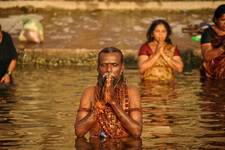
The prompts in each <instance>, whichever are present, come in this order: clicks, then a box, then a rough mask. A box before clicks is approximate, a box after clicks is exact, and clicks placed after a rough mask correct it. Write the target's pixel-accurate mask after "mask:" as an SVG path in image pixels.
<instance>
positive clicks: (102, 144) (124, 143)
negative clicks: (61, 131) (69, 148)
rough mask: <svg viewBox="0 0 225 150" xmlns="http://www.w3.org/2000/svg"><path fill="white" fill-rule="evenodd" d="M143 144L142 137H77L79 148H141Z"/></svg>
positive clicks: (85, 149) (119, 149) (83, 149)
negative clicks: (101, 138) (103, 138)
mask: <svg viewBox="0 0 225 150" xmlns="http://www.w3.org/2000/svg"><path fill="white" fill-rule="evenodd" d="M141 146H142V141H141V139H139V138H138V139H134V138H123V139H106V140H105V141H101V140H99V139H96V138H91V139H89V141H87V139H86V138H77V139H76V140H75V148H76V149H77V150H140V149H141Z"/></svg>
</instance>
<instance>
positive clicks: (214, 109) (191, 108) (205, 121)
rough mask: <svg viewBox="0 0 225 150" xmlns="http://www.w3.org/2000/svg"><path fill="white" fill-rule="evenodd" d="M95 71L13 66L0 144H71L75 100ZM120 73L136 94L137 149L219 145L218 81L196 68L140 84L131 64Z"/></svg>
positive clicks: (223, 110)
mask: <svg viewBox="0 0 225 150" xmlns="http://www.w3.org/2000/svg"><path fill="white" fill-rule="evenodd" d="M90 70H91V71H90ZM96 74H97V73H96V69H95V68H72V67H71V68H47V67H43V68H29V67H24V68H18V69H17V71H16V72H15V74H14V76H15V85H14V86H11V87H10V88H7V89H6V88H4V87H1V89H0V147H1V149H10V150H14V149H16V150H20V149H21V150H24V149H32V150H33V149H34V150H36V149H49V150H50V149H52V150H55V149H62V150H71V149H75V138H76V137H75V136H74V128H73V125H74V119H75V114H76V110H77V108H78V105H79V99H80V96H81V94H82V91H83V89H84V88H85V87H87V86H89V85H93V84H95V83H96ZM125 74H126V76H127V78H128V82H129V83H130V84H132V85H135V86H137V87H138V89H139V90H140V93H141V96H142V106H143V117H144V127H143V134H142V149H181V150H185V149H221V150H222V149H224V147H225V142H224V141H225V93H224V87H225V84H224V82H214V83H210V82H206V83H201V82H200V81H199V72H198V70H193V71H192V72H191V74H188V75H183V74H182V75H178V77H177V81H176V82H175V83H172V84H160V83H159V84H147V83H146V84H141V83H140V81H139V77H138V72H137V70H136V69H127V70H126V72H125ZM76 142H78V141H76ZM130 143H132V142H130ZM81 144H82V143H81ZM131 145H132V144H131ZM136 145H137V144H136ZM134 149H135V148H134ZM136 149H141V146H140V147H139V148H137V147H136Z"/></svg>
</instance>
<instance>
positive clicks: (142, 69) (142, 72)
mask: <svg viewBox="0 0 225 150" xmlns="http://www.w3.org/2000/svg"><path fill="white" fill-rule="evenodd" d="M144 72H145V69H144V68H143V67H141V66H139V73H140V74H144Z"/></svg>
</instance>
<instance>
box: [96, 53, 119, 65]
mask: <svg viewBox="0 0 225 150" xmlns="http://www.w3.org/2000/svg"><path fill="white" fill-rule="evenodd" d="M120 60H121V56H120V54H119V53H102V54H101V55H100V63H120Z"/></svg>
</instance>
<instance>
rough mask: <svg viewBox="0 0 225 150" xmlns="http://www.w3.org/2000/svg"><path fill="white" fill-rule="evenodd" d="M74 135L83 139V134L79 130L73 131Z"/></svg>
mask: <svg viewBox="0 0 225 150" xmlns="http://www.w3.org/2000/svg"><path fill="white" fill-rule="evenodd" d="M75 135H76V136H77V137H79V138H80V137H84V135H85V133H84V132H82V131H80V130H77V129H75Z"/></svg>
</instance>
